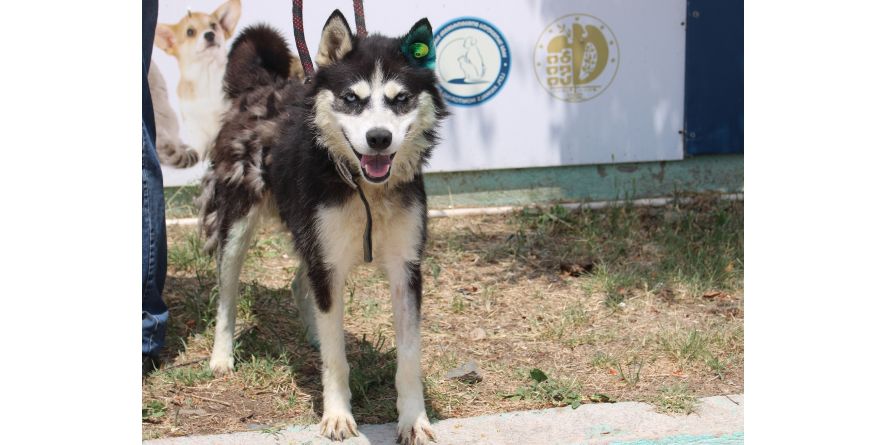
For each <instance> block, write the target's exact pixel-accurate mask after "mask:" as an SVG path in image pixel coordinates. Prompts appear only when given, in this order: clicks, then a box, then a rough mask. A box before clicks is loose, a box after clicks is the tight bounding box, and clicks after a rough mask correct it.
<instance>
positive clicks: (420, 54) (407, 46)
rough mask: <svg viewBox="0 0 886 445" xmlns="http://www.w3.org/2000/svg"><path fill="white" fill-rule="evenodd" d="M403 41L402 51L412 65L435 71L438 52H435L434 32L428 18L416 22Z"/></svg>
mask: <svg viewBox="0 0 886 445" xmlns="http://www.w3.org/2000/svg"><path fill="white" fill-rule="evenodd" d="M401 41H402V43H401V44H400V51H402V52H403V55H404V56H406V60H408V61H409V64H410V65H413V66H419V67H423V68H428V69H434V63H435V62H436V60H437V52H436V51H435V50H434V31H432V30H431V22H429V21H428V19H427V18H424V19H421V20H419V21H417V22H415V24H414V25H412V29H410V30H409V32H408V33H406V35H405V36H403V38H402V39H401Z"/></svg>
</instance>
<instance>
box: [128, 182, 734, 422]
mask: <svg viewBox="0 0 886 445" xmlns="http://www.w3.org/2000/svg"><path fill="white" fill-rule="evenodd" d="M743 219H744V217H743V203H742V202H741V201H722V200H718V199H715V198H712V197H706V196H695V197H693V198H692V200H691V202H687V203H684V204H680V205H669V206H667V207H657V208H639V207H637V208H635V207H630V206H628V207H612V208H607V209H603V210H583V211H575V212H569V211H566V210H565V209H563V208H561V207H553V208H544V209H541V208H528V209H525V210H523V211H521V212H517V213H513V214H509V215H495V216H472V217H458V218H442V219H432V220H431V221H430V223H429V240H428V249H427V257H426V259H425V262H424V264H423V272H424V288H425V294H424V299H423V311H422V312H423V324H422V335H423V359H422V368H423V371H424V374H425V385H426V401H427V407H428V414H429V416H430V417H431V418H432V421H433V419H444V418H450V417H464V416H475V415H481V414H491V413H496V412H504V411H514V410H521V409H535V408H544V407H551V406H564V405H571V404H575V405H577V404H579V403H600V402H607V401H627V400H633V401H647V402H650V403H652V404H654V405H655V406H656V407H657V408H658V409H659V410H661V411H665V412H673V413H690V412H692V409H693V404H694V400H695V399H696V398H697V397H702V396H710V395H720V394H734V393H742V392H743V371H744V329H743V317H744V312H743V300H744V294H743V256H744V255H743V236H744V233H743ZM196 230H197V229H196V227H194V226H170V227H169V273H168V278H167V282H166V291H165V298H166V300H167V303H168V304H169V306H170V326H169V333H168V339H167V350H166V351H165V356H164V358H165V365H164V367H163V368H161V369H160V370H159V371H157V372H155V373H153V374H152V375H150V376H149V377H147V378H146V379H145V380H144V381H143V389H142V397H143V410H142V419H143V436H144V437H145V438H156V437H164V436H178V435H187V434H208V433H221V432H231V431H243V430H250V429H259V430H265V431H269V432H273V431H275V430H276V429H278V428H281V427H283V426H284V425H287V424H292V423H312V422H316V421H318V419H319V416H320V415H321V412H320V409H321V407H322V388H321V384H320V375H319V369H320V359H319V354H318V352H317V351H316V350H314V349H313V348H312V347H311V346H310V345H308V344H307V342H306V341H305V338H304V335H303V330H302V327H301V325H300V323H299V321H298V314H297V312H298V310H297V308H296V307H295V305H294V303H293V302H292V301H291V297H290V290H289V283H290V280H291V278H292V277H293V274H294V272H295V269H296V267H297V264H296V262H295V261H294V260H293V259H292V255H291V253H290V251H289V247H288V246H289V242H288V238H287V237H288V235H286V234H283V233H279V232H276V231H275V230H274V229H273V228H270V227H268V228H264V229H262V231H261V233H260V236H259V237H258V239H257V240H256V241H255V245H254V247H253V248H252V249H251V251H250V256H249V258H248V260H247V263H246V267H245V270H244V273H243V276H242V277H241V300H240V303H239V314H238V340H237V342H236V346H235V353H236V359H237V365H236V371H235V372H234V373H233V374H231V375H228V376H225V377H220V378H216V377H213V375H212V374H211V372H209V371H208V365H207V362H208V356H209V353H210V350H211V346H212V335H213V325H212V324H213V317H214V311H215V307H214V306H215V296H216V293H217V291H216V289H215V265H214V262H213V260H212V259H211V258H208V257H206V256H204V255H202V254H201V253H200V249H199V248H200V246H201V244H202V242H201V240H200V239H199V237H198V234H197V232H196ZM344 298H345V302H346V312H345V329H346V337H347V342H348V359H349V362H350V364H351V372H352V375H351V389H352V393H353V411H354V415H355V417H356V420H357V422H358V423H382V422H391V421H396V406H395V402H396V392H395V389H394V379H393V376H394V371H395V367H396V351H395V350H394V349H393V335H394V334H393V325H392V317H391V303H390V297H389V293H388V286H387V281H386V280H385V278H384V277H383V276H382V275H381V274H380V273H379V272H377V271H376V270H375V269H374V268H373V267H370V266H366V265H364V266H360V267H359V268H358V269H357V270H356V271H355V273H354V274H353V275H352V277H351V278H350V279H349V281H348V287H347V291H346V294H345V296H344ZM470 360H473V361H475V362H476V363H477V364H478V365H479V368H480V373H481V374H482V380H480V381H479V382H476V381H460V380H455V379H447V378H446V376H445V375H446V373H447V372H448V371H450V370H452V369H453V368H456V367H458V366H460V365H463V364H465V363H466V362H468V361H470Z"/></svg>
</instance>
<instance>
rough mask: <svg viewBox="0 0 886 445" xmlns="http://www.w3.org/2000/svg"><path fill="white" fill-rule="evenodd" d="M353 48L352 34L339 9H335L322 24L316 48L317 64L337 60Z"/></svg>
mask: <svg viewBox="0 0 886 445" xmlns="http://www.w3.org/2000/svg"><path fill="white" fill-rule="evenodd" d="M352 49H354V35H353V34H351V28H350V27H349V26H348V21H347V19H345V16H344V15H342V13H341V11H339V10H338V9H336V10H335V11H333V12H332V15H330V16H329V20H326V24H325V25H323V32H322V33H321V34H320V49H319V50H317V66H326V65H329V64H332V63H335V62H338V61H339V60H341V59H342V58H344V57H345V55H347V54H348V53H349V52H351V50H352Z"/></svg>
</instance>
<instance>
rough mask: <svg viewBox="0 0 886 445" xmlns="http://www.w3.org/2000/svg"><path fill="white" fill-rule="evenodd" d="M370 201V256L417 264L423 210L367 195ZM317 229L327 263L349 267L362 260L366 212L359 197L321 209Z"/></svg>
mask: <svg viewBox="0 0 886 445" xmlns="http://www.w3.org/2000/svg"><path fill="white" fill-rule="evenodd" d="M369 199H370V209H371V212H372V245H373V246H372V247H373V249H372V250H373V252H372V253H373V257H375V258H376V259H377V260H379V261H391V260H393V261H398V262H402V261H418V258H417V251H418V249H417V246H419V244H420V243H421V233H422V214H421V212H422V211H423V210H422V208H421V207H420V206H417V205H415V206H412V207H403V206H401V205H399V202H395V201H394V200H390V199H384V198H383V197H377V198H375V199H373V197H372V196H371V195H370V197H369ZM397 201H399V200H397ZM317 228H318V234H319V235H320V238H321V239H320V241H321V242H320V244H321V246H322V249H323V258H324V260H325V261H326V262H327V263H330V264H336V265H345V266H346V267H350V266H353V265H354V264H356V263H358V262H359V261H362V259H363V235H364V230H365V228H366V210H365V209H364V207H363V204H362V202H361V201H360V199H359V198H358V197H354V198H353V199H350V200H349V201H348V202H347V203H346V204H344V205H342V206H334V207H322V208H320V209H319V210H318V212H317Z"/></svg>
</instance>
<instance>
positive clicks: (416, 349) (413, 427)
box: [387, 262, 435, 445]
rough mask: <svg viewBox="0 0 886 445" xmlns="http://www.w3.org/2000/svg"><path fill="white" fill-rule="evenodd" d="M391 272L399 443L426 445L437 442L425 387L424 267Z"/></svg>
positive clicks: (406, 265) (415, 265) (394, 267)
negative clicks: (422, 368) (422, 316)
mask: <svg viewBox="0 0 886 445" xmlns="http://www.w3.org/2000/svg"><path fill="white" fill-rule="evenodd" d="M387 269H388V278H389V279H390V280H391V299H392V305H393V308H394V329H395V331H396V334H397V376H396V385H397V412H398V413H399V419H398V421H397V433H398V435H397V442H398V443H401V444H408V445H413V444H414V445H424V444H427V443H429V442H430V441H432V440H435V438H434V432H433V430H432V429H431V424H430V422H429V421H428V416H427V414H426V413H425V398H424V392H423V390H422V383H421V331H420V329H419V323H420V321H421V315H420V307H421V266H420V265H419V264H418V263H414V262H405V263H399V264H390V265H389V266H388V267H387Z"/></svg>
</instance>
